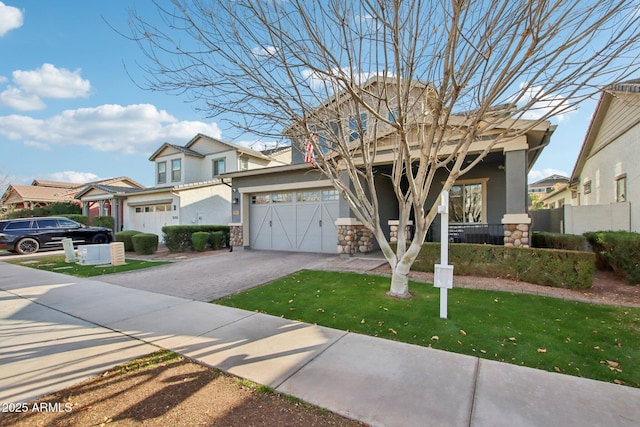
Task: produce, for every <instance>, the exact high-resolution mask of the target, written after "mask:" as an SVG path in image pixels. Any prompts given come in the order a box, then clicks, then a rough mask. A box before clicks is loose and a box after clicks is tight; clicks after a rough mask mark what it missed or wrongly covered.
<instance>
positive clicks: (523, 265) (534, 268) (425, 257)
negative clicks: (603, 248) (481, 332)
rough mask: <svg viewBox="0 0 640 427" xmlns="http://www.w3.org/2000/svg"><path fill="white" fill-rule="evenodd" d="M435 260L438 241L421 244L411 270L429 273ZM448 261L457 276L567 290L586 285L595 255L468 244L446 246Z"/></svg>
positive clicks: (590, 284)
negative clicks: (509, 280) (493, 279)
mask: <svg viewBox="0 0 640 427" xmlns="http://www.w3.org/2000/svg"><path fill="white" fill-rule="evenodd" d="M439 261H440V243H425V244H424V245H423V246H422V250H421V251H420V254H419V255H418V258H416V261H415V262H414V264H413V266H412V267H411V269H412V270H416V271H426V272H433V266H434V264H436V263H439ZM449 263H451V264H452V265H454V273H455V274H457V275H462V276H483V277H499V278H504V279H512V280H522V281H525V282H529V283H535V284H538V285H544V286H553V287H558V288H568V289H588V288H590V287H591V286H592V285H593V272H594V270H595V256H594V254H592V253H589V252H577V251H564V250H556V249H535V248H510V247H504V246H494V245H474V244H468V243H456V244H452V245H449Z"/></svg>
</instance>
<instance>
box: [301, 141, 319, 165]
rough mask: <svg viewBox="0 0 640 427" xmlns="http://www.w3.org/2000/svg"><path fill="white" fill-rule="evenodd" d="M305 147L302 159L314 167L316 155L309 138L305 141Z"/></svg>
mask: <svg viewBox="0 0 640 427" xmlns="http://www.w3.org/2000/svg"><path fill="white" fill-rule="evenodd" d="M312 138H313V136H312ZM305 148H306V150H305V153H304V161H305V162H306V163H311V166H313V167H315V166H316V160H315V158H316V155H315V152H314V150H313V142H312V140H311V139H307V143H306V146H305Z"/></svg>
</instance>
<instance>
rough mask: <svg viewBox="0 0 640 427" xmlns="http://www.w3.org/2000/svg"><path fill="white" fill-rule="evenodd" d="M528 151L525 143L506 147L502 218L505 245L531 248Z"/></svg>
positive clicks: (516, 143) (517, 142) (518, 142)
mask: <svg viewBox="0 0 640 427" xmlns="http://www.w3.org/2000/svg"><path fill="white" fill-rule="evenodd" d="M527 149H528V144H527V143H526V140H525V141H521V142H520V141H514V143H513V144H509V146H508V147H505V149H504V152H505V165H504V166H505V174H506V177H505V178H506V205H507V206H506V213H505V215H504V216H503V217H502V224H503V226H504V245H505V246H516V247H529V226H530V225H531V217H529V214H528V212H527Z"/></svg>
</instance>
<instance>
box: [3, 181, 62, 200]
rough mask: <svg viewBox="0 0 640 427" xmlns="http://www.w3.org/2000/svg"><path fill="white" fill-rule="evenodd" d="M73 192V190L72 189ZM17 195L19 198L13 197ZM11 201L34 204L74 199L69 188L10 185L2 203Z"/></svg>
mask: <svg viewBox="0 0 640 427" xmlns="http://www.w3.org/2000/svg"><path fill="white" fill-rule="evenodd" d="M71 190H73V189H71ZM12 195H15V196H17V197H15V196H14V197H12ZM9 199H14V200H16V201H17V200H22V201H25V200H27V201H32V202H36V201H37V202H54V201H58V200H59V201H63V200H71V199H73V191H70V189H68V188H59V187H48V186H41V185H17V184H9V186H8V187H7V190H6V191H5V193H4V195H3V196H2V201H7V200H9Z"/></svg>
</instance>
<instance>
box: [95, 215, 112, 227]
mask: <svg viewBox="0 0 640 427" xmlns="http://www.w3.org/2000/svg"><path fill="white" fill-rule="evenodd" d="M91 225H93V226H94V227H107V228H110V229H112V230H113V227H114V223H113V217H110V216H94V217H93V218H91Z"/></svg>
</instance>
